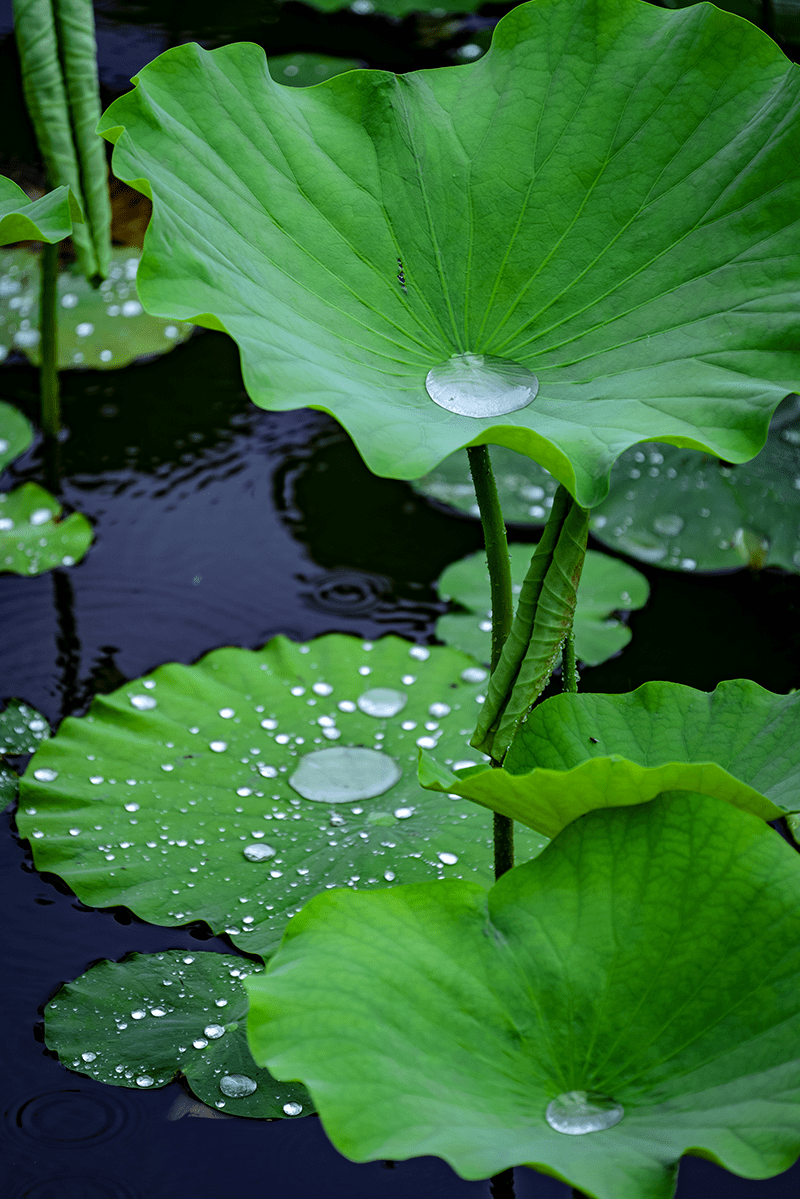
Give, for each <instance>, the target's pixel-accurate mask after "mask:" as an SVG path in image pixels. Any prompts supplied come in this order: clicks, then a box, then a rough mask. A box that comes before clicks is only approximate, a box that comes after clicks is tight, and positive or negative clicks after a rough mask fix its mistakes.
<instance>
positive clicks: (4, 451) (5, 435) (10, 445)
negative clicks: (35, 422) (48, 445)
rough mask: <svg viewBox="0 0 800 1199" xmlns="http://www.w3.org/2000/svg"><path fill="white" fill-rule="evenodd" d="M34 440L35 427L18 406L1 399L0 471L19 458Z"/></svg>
mask: <svg viewBox="0 0 800 1199" xmlns="http://www.w3.org/2000/svg"><path fill="white" fill-rule="evenodd" d="M32 441H33V427H32V425H31V423H30V421H29V420H28V419H27V417H25V416H23V415H22V413H21V412H20V411H19V409H18V408H13V407H12V406H11V404H6V403H5V402H4V401H3V400H0V471H4V470H5V468H6V467H7V466H8V464H9V463H10V462H13V461H14V459H15V458H18V457H19V455H20V454H21V453H23V451H24V450H27V448H28V446H29V445H30V444H31V442H32Z"/></svg>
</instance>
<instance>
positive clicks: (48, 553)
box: [0, 483, 94, 575]
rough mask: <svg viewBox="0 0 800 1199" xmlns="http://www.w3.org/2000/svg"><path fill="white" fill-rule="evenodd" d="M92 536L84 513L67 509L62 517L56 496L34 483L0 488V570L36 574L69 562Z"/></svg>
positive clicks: (79, 554) (80, 554)
mask: <svg viewBox="0 0 800 1199" xmlns="http://www.w3.org/2000/svg"><path fill="white" fill-rule="evenodd" d="M93 538H94V531H93V529H92V526H91V525H90V524H89V521H88V520H87V519H86V517H85V516H83V515H82V513H80V512H71V513H70V514H69V516H65V517H63V518H62V516H61V505H60V504H59V502H58V500H57V499H56V498H55V496H52V495H51V494H50V492H49V491H45V489H44V488H43V487H40V486H39V484H38V483H23V484H22V486H21V487H16V488H15V489H14V490H13V491H3V492H0V572H2V571H4V570H8V571H11V572H12V574H18V575H39V574H42V572H43V571H45V570H53V568H54V567H56V566H73V565H74V564H75V563H76V562H79V561H80V560H81V558H82V557H83V556H84V554H85V553H86V552H87V550H88V549H89V546H90V545H91V544H92V540H93Z"/></svg>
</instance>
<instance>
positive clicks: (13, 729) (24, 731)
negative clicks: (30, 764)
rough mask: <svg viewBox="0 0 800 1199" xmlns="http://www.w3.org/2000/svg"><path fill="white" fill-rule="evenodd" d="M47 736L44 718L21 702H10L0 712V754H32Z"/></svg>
mask: <svg viewBox="0 0 800 1199" xmlns="http://www.w3.org/2000/svg"><path fill="white" fill-rule="evenodd" d="M49 736H50V726H49V724H48V723H47V720H46V718H45V717H44V716H42V714H41V712H37V711H36V709H35V708H32V707H31V706H30V704H26V703H23V701H22V700H19V699H12V700H10V701H9V702H8V704H7V705H6V707H5V708H4V709H3V711H2V712H0V754H32V753H34V751H35V750H37V749H38V748H39V743H40V742H41V741H44V740H46V738H48V737H49Z"/></svg>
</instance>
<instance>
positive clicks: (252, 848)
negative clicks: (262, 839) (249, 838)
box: [242, 843, 278, 862]
mask: <svg viewBox="0 0 800 1199" xmlns="http://www.w3.org/2000/svg"><path fill="white" fill-rule="evenodd" d="M277 852H278V851H277V849H273V848H272V846H271V845H264V844H263V843H261V844H259V845H245V847H244V849H243V850H242V853H243V854H244V856H245V857H246V858H247V860H248V862H266V861H268V860H269V859H270V858H274V857H275V854H276V853H277Z"/></svg>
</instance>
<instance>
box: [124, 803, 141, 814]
mask: <svg viewBox="0 0 800 1199" xmlns="http://www.w3.org/2000/svg"><path fill="white" fill-rule="evenodd" d="M125 811H126V812H138V811H139V805H138V803H126V804H125Z"/></svg>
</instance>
